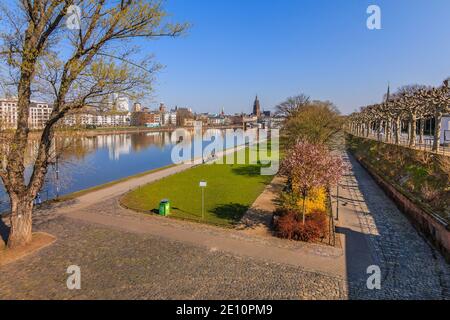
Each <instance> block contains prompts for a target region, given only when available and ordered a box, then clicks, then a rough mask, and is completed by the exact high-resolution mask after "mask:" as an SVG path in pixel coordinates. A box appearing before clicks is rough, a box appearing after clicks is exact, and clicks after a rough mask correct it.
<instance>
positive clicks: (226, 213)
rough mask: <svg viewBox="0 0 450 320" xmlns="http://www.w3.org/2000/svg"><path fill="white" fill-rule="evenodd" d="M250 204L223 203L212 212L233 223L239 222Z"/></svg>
mask: <svg viewBox="0 0 450 320" xmlns="http://www.w3.org/2000/svg"><path fill="white" fill-rule="evenodd" d="M248 209H249V206H245V205H242V204H239V203H228V204H221V205H218V206H217V207H215V208H214V209H212V210H211V213H213V214H214V215H216V216H217V217H218V218H220V219H226V220H229V221H232V222H233V223H237V222H239V220H240V219H241V218H242V216H243V215H244V214H245V213H246V212H247V210H248Z"/></svg>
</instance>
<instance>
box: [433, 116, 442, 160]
mask: <svg viewBox="0 0 450 320" xmlns="http://www.w3.org/2000/svg"><path fill="white" fill-rule="evenodd" d="M434 119H435V128H434V141H433V151H435V152H438V151H439V148H440V146H441V128H442V112H440V111H437V112H436V113H435V116H434Z"/></svg>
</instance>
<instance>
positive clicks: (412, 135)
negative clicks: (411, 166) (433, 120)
mask: <svg viewBox="0 0 450 320" xmlns="http://www.w3.org/2000/svg"><path fill="white" fill-rule="evenodd" d="M410 121H411V125H410V130H411V132H410V135H409V146H410V147H415V146H416V130H417V116H416V114H415V113H413V114H411V119H410Z"/></svg>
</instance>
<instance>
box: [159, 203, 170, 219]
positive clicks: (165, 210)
mask: <svg viewBox="0 0 450 320" xmlns="http://www.w3.org/2000/svg"><path fill="white" fill-rule="evenodd" d="M159 214H160V215H161V216H167V215H169V214H170V201H169V200H168V199H163V200H161V202H160V203H159Z"/></svg>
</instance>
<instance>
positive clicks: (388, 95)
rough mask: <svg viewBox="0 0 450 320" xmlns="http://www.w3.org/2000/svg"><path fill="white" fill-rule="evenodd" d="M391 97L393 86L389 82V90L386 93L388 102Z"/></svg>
mask: <svg viewBox="0 0 450 320" xmlns="http://www.w3.org/2000/svg"><path fill="white" fill-rule="evenodd" d="M390 95H391V85H390V83H389V82H388V88H387V93H386V102H388V101H389V98H390Z"/></svg>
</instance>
